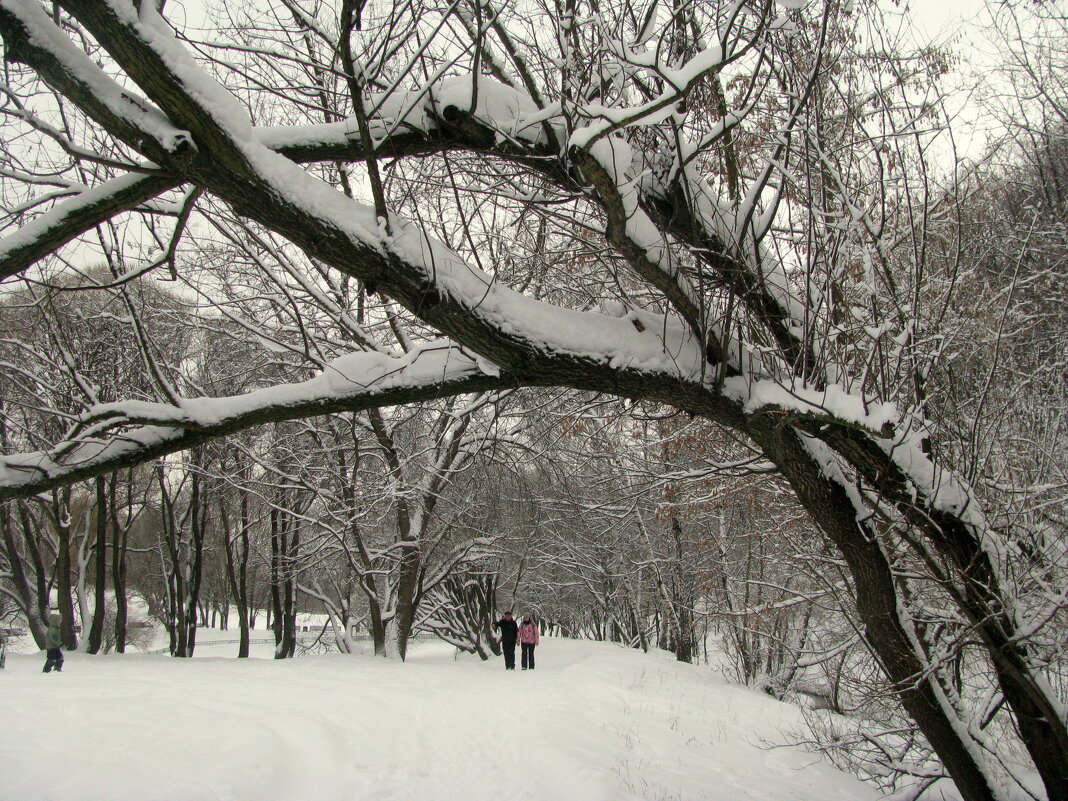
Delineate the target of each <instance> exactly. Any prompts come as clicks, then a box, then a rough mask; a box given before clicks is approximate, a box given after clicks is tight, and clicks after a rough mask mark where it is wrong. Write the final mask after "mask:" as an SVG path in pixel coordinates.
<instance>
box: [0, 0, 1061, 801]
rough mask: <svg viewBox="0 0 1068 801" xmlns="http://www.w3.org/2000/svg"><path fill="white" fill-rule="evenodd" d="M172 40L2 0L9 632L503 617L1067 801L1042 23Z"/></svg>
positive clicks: (330, 19)
mask: <svg viewBox="0 0 1068 801" xmlns="http://www.w3.org/2000/svg"><path fill="white" fill-rule="evenodd" d="M205 8H206V9H207V10H206V11H205V10H204V9H201V7H200V4H199V3H194V2H191V0H185V2H183V0H48V1H47V2H42V0H0V36H2V41H3V57H4V63H3V74H2V77H0V280H2V281H3V286H2V293H0V375H2V377H0V454H2V455H0V625H2V626H11V627H23V628H25V629H26V630H27V631H28V632H29V634H30V635H31V636H32V638H33V639H34V640H35V641H36V643H37V645H38V646H39V647H43V645H44V641H45V640H44V638H45V629H46V626H47V617H48V614H49V612H50V611H58V612H59V613H60V614H61V616H62V620H63V638H64V641H65V645H66V647H67V648H70V649H79V650H81V651H83V652H85V653H88V654H98V653H99V654H103V653H108V652H120V653H122V652H126V651H128V650H129V651H132V650H135V649H136V648H138V647H140V646H141V639H142V638H143V633H142V632H143V629H144V628H145V627H146V626H148V625H159V626H162V627H164V628H165V630H166V632H167V636H168V640H169V649H168V650H169V653H170V654H171V655H173V656H175V657H189V656H192V654H193V652H194V650H195V648H196V635H197V629H198V627H206V626H211V627H221V628H225V629H228V630H233V631H234V632H235V639H239V643H238V644H237V646H236V647H235V649H234V651H235V652H236V655H237V656H239V657H247V656H248V655H249V642H250V637H251V636H252V635H251V631H252V629H253V627H254V626H255V625H256V621H257V619H259V620H260V621H264V620H265V621H266V622H267V624H268V625H269V627H270V628H271V629H272V631H273V637H274V642H275V655H276V656H277V657H278V658H279V659H285V658H290V657H294V656H296V655H298V654H299V653H300V652H302V650H304V649H305V648H306V647H308V644H307V640H308V638H307V637H306V636H302V632H300V631H298V629H299V628H300V627H299V626H298V615H299V614H302V613H314V614H316V615H319V616H322V619H323V620H325V621H326V622H325V623H324V625H323V626H322V627H321V628H320V630H319V631H318V632H316V633H315V634H316V636H315V638H314V645H313V646H312V647H316V648H325V649H329V650H332V651H341V652H342V653H350V652H353V651H354V646H355V642H356V641H357V640H362V639H367V640H369V641H370V642H371V643H372V644H373V650H374V652H375V654H377V655H381V656H383V657H385V658H387V659H391V660H398V661H403V660H404V659H405V657H406V654H407V650H408V646H409V643H410V642H411V640H412V639H413V637H416V636H418V635H422V634H426V635H436V636H438V637H440V638H442V639H444V640H446V641H447V642H449V643H451V644H453V645H455V646H456V647H457V648H459V649H461V650H463V651H467V652H469V653H472V654H477V655H478V656H480V657H482V658H483V659H489V658H491V657H493V656H494V655H498V654H499V653H500V642H499V640H498V638H497V635H496V633H495V632H494V630H493V628H492V625H491V624H492V623H493V621H495V620H497V618H498V617H499V616H500V613H501V612H502V611H503V610H505V609H512V608H514V609H515V610H516V611H517V613H521V612H530V613H533V614H534V615H535V616H536V618H537V619H538V621H539V623H540V626H541V629H542V633H544V634H552V635H557V636H561V637H570V638H577V639H591V640H602V641H609V642H615V643H618V644H620V645H621V646H625V647H630V648H636V649H644V650H651V649H664V650H667V651H670V652H672V653H673V654H674V656H675V658H677V659H678V660H679V661H682V662H693V663H700V662H702V661H705V660H707V658H708V650H709V648H710V647H713V646H714V647H716V648H721V649H722V650H723V652H724V654H725V656H726V659H727V664H728V665H729V672H730V674H731V678H732V679H733V680H735V681H737V682H739V683H742V684H746V685H748V686H750V687H755V688H758V689H760V690H763V691H764V692H766V693H768V694H769V695H772V696H774V697H776V698H782V699H789V698H796V697H798V696H799V695H803V696H806V697H810V698H815V699H818V701H819V704H818V705H819V706H821V707H823V708H825V709H828V710H831V711H832V712H834V713H837V715H839V716H842V717H844V718H848V719H851V720H854V721H856V722H857V725H855V726H850V727H836V726H834V725H832V724H830V723H828V721H829V720H830V718H826V717H821V716H819V715H816V714H813V715H811V716H810V718H811V719H810V724H811V725H810V726H809V730H808V732H807V735H806V736H807V737H808V745H809V746H810V747H811V748H813V749H816V750H819V751H821V752H822V753H824V754H826V755H827V756H828V757H829V758H830V759H831V760H832V761H833V762H834V763H835V764H837V765H839V766H841V767H843V768H845V769H846V770H848V771H851V772H853V773H854V774H856V775H858V776H861V777H862V778H864V779H866V780H869V781H871V782H874V783H876V784H877V785H878V786H879V787H880V788H882V789H883V790H885V791H886V792H887V793H892V792H897V793H899V795H896V796H895V797H896V798H901V799H905V798H920V797H922V794H923V793H924V791H926V790H927V789H928V788H929V787H932V786H933V785H935V784H937V783H939V782H943V783H944V782H948V781H952V783H953V784H954V785H955V787H956V789H957V792H959V794H960V796H961V798H963V799H965V801H987V800H989V801H995V799H996V800H997V801H1009V799H1023V798H1032V799H1036V801H1042V799H1046V801H1066V800H1068V708H1066V707H1068V651H1066V645H1068V636H1066V631H1068V456H1066V454H1068V447H1066V446H1068V403H1066V401H1068V325H1066V323H1068V78H1066V77H1065V76H1068V9H1065V7H1064V6H1063V3H1060V2H1049V1H1047V2H1023V1H1019V2H1015V1H1013V0H1008V1H1006V2H994V1H993V0H991V2H989V3H988V4H987V5H986V6H985V8H984V9H983V12H982V14H981V15H980V17H979V18H978V20H977V21H976V23H975V27H974V29H971V30H969V31H966V32H964V33H962V34H961V35H960V36H958V37H956V38H953V37H949V38H946V39H945V40H943V41H929V40H928V39H926V38H925V37H924V36H923V35H921V33H920V32H919V30H918V29H917V28H916V27H915V26H914V25H913V24H912V22H911V21H910V18H909V16H908V14H906V13H904V11H903V10H902V9H901V8H898V7H897V5H896V4H892V3H884V2H875V1H874V0H702V2H694V1H693V0H670V2H668V0H664V2H660V0H553V2H548V1H547V0H531V2H527V3H517V4H505V3H502V2H497V0H389V1H388V2H384V1H382V0H243V1H242V2H228V3H222V2H219V3H214V4H212V3H210V2H209V3H207V4H206V6H205ZM969 37H972V38H976V39H978V38H979V37H982V38H983V40H984V41H985V42H987V43H988V47H987V50H988V51H989V52H987V53H986V54H985V55H984V56H983V58H984V59H986V60H985V61H983V60H981V59H979V58H978V57H975V58H971V57H970V56H969V52H970V51H967V50H966V46H967V44H968V42H967V40H968V38H969ZM406 667H410V665H408V666H406Z"/></svg>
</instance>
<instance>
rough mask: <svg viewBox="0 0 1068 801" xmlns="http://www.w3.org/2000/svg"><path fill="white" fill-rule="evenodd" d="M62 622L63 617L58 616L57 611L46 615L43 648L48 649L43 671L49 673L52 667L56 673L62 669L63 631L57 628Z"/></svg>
mask: <svg viewBox="0 0 1068 801" xmlns="http://www.w3.org/2000/svg"><path fill="white" fill-rule="evenodd" d="M62 623H63V618H62V617H60V615H59V612H53V613H52V614H50V615H49V616H48V631H46V632H45V648H47V649H48V651H47V653H48V658H47V659H45V664H44V671H43V672H44V673H51V672H52V668H55V669H56V673H59V672H60V671H61V670H63V632H62V631H60V628H59V627H60V625H62Z"/></svg>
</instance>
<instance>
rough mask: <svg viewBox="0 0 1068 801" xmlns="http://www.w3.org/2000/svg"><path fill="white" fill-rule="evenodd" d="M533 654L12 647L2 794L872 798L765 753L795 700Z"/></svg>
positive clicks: (683, 668)
mask: <svg viewBox="0 0 1068 801" xmlns="http://www.w3.org/2000/svg"><path fill="white" fill-rule="evenodd" d="M231 647H233V646H231ZM204 650H205V649H201V648H198V652H203V651H204ZM206 650H207V651H208V652H210V653H211V654H218V653H219V652H220V651H221V650H222V648H221V647H217V648H209V649H206ZM537 657H538V669H537V670H536V671H534V672H523V671H519V670H517V671H515V672H506V671H504V670H503V668H502V665H501V663H500V661H491V662H488V663H483V662H480V661H479V660H478V659H477V658H474V657H462V658H456V657H455V656H454V651H453V649H452V648H450V647H449V646H446V645H444V644H443V643H438V642H434V641H431V642H425V643H424V642H420V643H417V644H416V645H415V646H414V647H413V649H412V651H411V656H410V657H409V661H408V662H407V663H403V664H401V663H393V662H388V661H387V660H384V659H380V658H375V657H370V656H342V655H340V654H333V655H319V656H307V657H301V658H297V659H292V660H284V661H275V660H271V659H256V658H253V659H247V660H238V659H228V658H220V657H218V656H211V657H207V658H194V659H172V658H170V657H166V656H147V655H125V656H120V655H110V656H104V657H89V656H85V655H82V654H77V653H76V654H69V655H68V658H67V664H66V666H65V668H64V671H63V673H61V674H50V675H44V674H42V673H41V672H40V665H41V664H42V663H43V655H40V654H37V655H19V654H16V655H12V656H9V659H8V668H7V669H6V670H4V671H0V683H2V684H3V692H0V719H3V720H4V726H3V727H0V753H2V754H3V755H4V770H3V774H2V775H0V797H3V798H4V799H5V801H30V799H33V801H51V800H52V799H57V800H58V799H63V801H82V799H86V800H88V799H99V798H102V797H106V798H108V799H110V800H111V801H126V800H127V799H137V801H153V799H161V800H162V799H168V801H169V799H173V798H175V797H181V798H182V799H183V800H184V801H197V800H198V799H211V801H224V800H230V799H234V800H236V799H256V801H272V800H273V799H279V800H280V801H281V799H286V800H287V801H288V800H289V799H294V798H316V799H318V801H333V800H334V799H337V800H338V801H340V799H346V801H362V800H363V799H367V800H368V801H370V799H398V800H403V801H410V799H415V798H432V799H435V801H481V800H482V799H485V801H489V800H490V799H493V800H494V801H496V799H499V798H514V799H516V800H517V801H542V800H544V801H569V800H570V799H574V801H639V799H640V800H641V801H654V799H684V800H685V801H746V799H763V800H766V801H783V799H791V801H809V800H811V801H835V799H843V801H844V800H845V799H849V800H850V801H865V799H875V798H877V797H878V793H877V792H876V791H875V790H874V789H873V788H871V787H868V786H866V785H863V784H861V783H860V782H859V781H857V780H856V779H854V778H852V777H850V776H847V775H845V774H843V773H840V772H838V771H837V770H835V769H834V768H832V767H830V766H829V765H827V764H824V763H821V762H820V761H818V759H817V758H816V757H815V756H813V755H812V754H809V753H806V752H804V751H803V750H800V749H798V748H794V747H787V748H769V747H768V745H769V744H771V743H783V742H785V741H786V740H787V735H785V734H784V732H785V731H788V730H790V729H794V730H796V729H798V728H799V726H800V711H799V710H798V709H797V708H796V707H793V706H790V705H787V704H783V703H780V702H778V701H775V700H774V699H772V698H770V697H768V696H766V695H764V694H761V693H758V692H755V691H750V690H747V689H745V688H739V687H736V686H732V685H730V684H727V683H726V682H725V681H723V680H722V679H721V678H719V677H718V676H717V674H715V673H714V672H713V671H712V670H711V669H710V668H708V667H703V666H692V665H683V664H679V663H677V662H675V661H674V660H673V658H672V657H671V655H670V654H665V653H662V652H660V653H652V654H643V653H641V652H639V651H633V650H628V649H623V648H620V647H619V646H616V645H612V644H607V643H590V642H577V641H571V640H561V639H555V638H544V639H543V640H542V645H541V646H540V647H539V648H538V652H537Z"/></svg>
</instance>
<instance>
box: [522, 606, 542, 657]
mask: <svg viewBox="0 0 1068 801" xmlns="http://www.w3.org/2000/svg"><path fill="white" fill-rule="evenodd" d="M538 639H539V638H538V626H537V624H536V623H535V622H534V621H533V620H531V619H530V615H523V622H522V623H520V624H519V644H520V646H521V647H522V649H523V670H527V669H528V668H529V669H530V670H533V669H534V648H535V647H536V646H537V644H538Z"/></svg>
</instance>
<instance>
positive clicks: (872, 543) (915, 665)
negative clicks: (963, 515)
mask: <svg viewBox="0 0 1068 801" xmlns="http://www.w3.org/2000/svg"><path fill="white" fill-rule="evenodd" d="M751 423H753V424H752V425H751V426H750V429H751V430H750V434H751V435H752V436H753V438H754V439H755V440H756V441H757V443H758V444H759V445H760V446H761V447H762V449H763V450H764V453H765V454H767V455H768V457H769V458H770V459H771V460H772V461H773V462H774V463H775V464H776V465H777V466H778V467H779V469H780V470H781V471H782V474H783V476H784V477H785V478H786V480H787V481H788V482H789V483H790V485H791V487H792V488H793V489H794V491H795V492H796V493H797V497H798V499H799V500H800V501H801V503H802V504H803V505H804V507H805V508H806V509H807V510H808V512H809V514H810V515H812V517H813V519H814V520H815V521H816V523H817V525H819V526H820V528H821V529H822V530H823V532H824V533H825V534H826V535H827V537H828V538H829V539H830V540H831V541H832V542H833V543H834V544H835V545H836V546H837V547H838V550H839V551H840V552H841V554H842V556H843V557H844V558H845V561H846V564H847V565H848V567H849V571H850V574H851V575H852V577H853V583H854V591H855V594H856V602H857V613H858V615H859V616H860V619H861V621H862V622H863V624H864V633H865V638H866V640H867V642H868V645H869V647H870V648H871V649H872V651H873V652H874V653H875V654H876V656H877V657H878V659H879V662H880V664H881V665H882V667H883V670H884V671H885V673H886V675H887V677H888V678H889V680H890V683H891V686H892V688H893V690H894V693H895V694H896V696H897V697H898V699H900V702H901V705H902V706H903V707H904V708H905V710H906V711H907V712H908V713H909V715H911V717H912V719H913V720H914V721H915V722H916V725H917V726H918V727H919V729H920V731H922V732H923V734H924V736H925V737H926V738H927V741H928V743H930V745H931V747H932V748H933V749H934V751H935V752H936V753H937V754H938V756H939V758H940V759H941V760H942V764H943V765H944V766H945V768H946V770H947V771H948V772H949V774H950V776H951V777H952V778H953V781H954V783H955V784H956V786H957V789H958V790H959V791H960V793H961V795H962V796H963V797H964V798H965V799H966V801H998V799H999V796H998V795H997V794H996V793H995V791H994V789H993V785H992V782H991V781H990V778H989V775H988V773H987V771H986V770H985V769H984V766H983V764H982V761H981V756H980V755H979V753H978V748H977V747H976V744H975V743H974V742H971V741H969V740H966V739H965V737H964V735H962V734H961V732H962V730H963V726H961V725H960V721H959V720H954V719H953V718H954V717H955V716H953V715H952V713H951V710H950V709H949V705H948V703H947V702H946V699H945V698H944V696H943V694H942V691H941V688H939V687H938V686H937V684H936V683H935V682H933V681H932V680H931V675H930V673H929V672H928V670H927V665H926V660H925V659H924V655H923V653H922V649H920V647H919V645H918V642H917V641H916V640H915V637H914V636H910V632H909V631H908V630H907V629H906V626H910V625H911V621H909V620H905V619H903V615H904V611H903V610H902V609H901V608H900V607H899V604H898V601H899V599H898V595H897V591H896V588H895V586H894V581H893V575H892V572H891V568H890V563H889V560H888V559H887V557H886V554H885V553H884V552H883V550H882V546H881V544H880V542H879V541H878V539H877V537H876V536H874V534H873V533H872V532H869V531H866V530H865V529H863V528H861V525H860V523H859V522H858V519H857V510H856V509H855V507H854V505H853V503H852V501H851V500H850V498H849V496H848V495H847V493H846V490H845V488H844V487H842V486H841V485H839V484H837V483H834V482H832V481H830V480H828V479H827V478H826V477H825V476H824V473H823V469H822V468H821V466H820V465H819V464H817V462H816V461H815V459H814V458H813V457H812V456H811V455H810V454H809V453H808V451H807V450H806V448H805V446H804V445H803V444H802V442H801V441H800V439H799V436H800V435H798V434H797V433H796V432H794V431H792V430H790V429H787V428H779V429H776V428H775V426H774V424H773V423H770V422H767V423H757V421H756V420H753V421H751ZM913 635H914V633H913Z"/></svg>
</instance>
